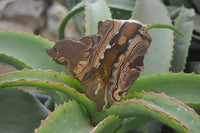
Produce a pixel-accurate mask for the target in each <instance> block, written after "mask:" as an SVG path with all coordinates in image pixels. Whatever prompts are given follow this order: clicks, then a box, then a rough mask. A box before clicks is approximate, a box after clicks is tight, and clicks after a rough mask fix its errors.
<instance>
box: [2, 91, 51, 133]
mask: <svg viewBox="0 0 200 133" xmlns="http://www.w3.org/2000/svg"><path fill="white" fill-rule="evenodd" d="M48 112H49V111H48V110H47V109H46V108H45V107H44V106H43V105H42V104H41V103H40V102H39V101H38V100H37V99H36V98H35V97H34V96H32V95H31V94H29V93H27V92H24V91H22V90H18V89H15V88H3V89H1V90H0V131H1V132H2V133H33V132H34V129H35V128H37V127H39V125H40V121H41V120H43V119H45V118H46V117H47V116H48Z"/></svg>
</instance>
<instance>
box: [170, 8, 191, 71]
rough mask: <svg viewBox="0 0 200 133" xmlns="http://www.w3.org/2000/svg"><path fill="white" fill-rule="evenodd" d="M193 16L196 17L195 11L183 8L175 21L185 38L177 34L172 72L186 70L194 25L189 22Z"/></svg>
mask: <svg viewBox="0 0 200 133" xmlns="http://www.w3.org/2000/svg"><path fill="white" fill-rule="evenodd" d="M192 16H194V10H193V9H187V8H184V7H182V8H181V11H180V13H179V16H178V17H177V19H176V21H175V27H176V28H177V29H178V30H180V31H181V32H182V33H183V34H184V37H180V36H179V35H177V34H175V45H174V51H173V59H172V61H171V65H172V66H171V68H170V70H171V71H172V72H180V71H183V70H184V68H185V63H186V58H187V55H188V49H189V46H190V41H191V38H192V30H193V25H194V23H193V22H192V21H188V18H189V17H192Z"/></svg>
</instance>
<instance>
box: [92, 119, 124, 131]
mask: <svg viewBox="0 0 200 133" xmlns="http://www.w3.org/2000/svg"><path fill="white" fill-rule="evenodd" d="M121 122H122V120H121V119H120V118H119V117H118V116H114V115H110V116H108V117H106V118H105V119H104V120H103V121H101V122H100V123H99V124H98V125H97V126H96V127H95V128H94V129H93V130H92V131H91V132H92V133H113V132H114V131H115V130H116V129H117V128H119V127H120V125H121Z"/></svg>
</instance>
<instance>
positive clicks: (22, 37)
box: [0, 31, 70, 74]
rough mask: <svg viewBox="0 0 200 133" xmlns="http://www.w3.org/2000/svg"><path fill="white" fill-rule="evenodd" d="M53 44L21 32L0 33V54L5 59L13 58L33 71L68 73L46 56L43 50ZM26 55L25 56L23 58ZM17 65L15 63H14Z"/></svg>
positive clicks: (64, 68)
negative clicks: (50, 70)
mask: <svg viewBox="0 0 200 133" xmlns="http://www.w3.org/2000/svg"><path fill="white" fill-rule="evenodd" d="M53 45H54V43H52V42H50V41H48V40H46V39H43V38H41V37H39V36H35V35H32V34H28V33H23V32H12V31H2V32H0V54H1V55H6V56H7V58H8V57H11V58H10V59H11V61H12V59H13V58H12V57H14V58H15V59H17V60H20V61H19V63H21V62H24V64H26V65H27V66H31V67H32V68H33V69H42V70H48V69H52V70H54V71H57V72H62V71H64V72H65V73H67V74H70V72H69V71H68V70H67V68H66V67H64V66H61V65H58V64H56V63H55V62H54V61H53V60H51V59H50V57H49V56H48V55H47V53H46V51H45V48H52V47H53ZM25 55H26V56H25ZM16 65H17V63H16Z"/></svg>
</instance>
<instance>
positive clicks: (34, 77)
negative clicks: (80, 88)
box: [0, 70, 97, 116]
mask: <svg viewBox="0 0 200 133" xmlns="http://www.w3.org/2000/svg"><path fill="white" fill-rule="evenodd" d="M42 73H43V72H42V71H39V70H25V71H22V74H20V72H14V73H11V74H6V75H2V76H1V77H0V78H1V79H0V80H1V82H0V89H1V88H4V87H13V86H33V87H41V88H44V89H48V90H50V91H52V90H53V91H59V92H62V93H64V94H65V95H67V96H68V97H69V98H71V99H75V100H76V101H77V102H78V103H80V104H81V105H83V106H84V107H85V109H86V111H87V112H88V113H89V116H92V115H94V113H96V112H97V109H96V105H95V104H94V102H92V101H91V100H90V99H88V98H87V96H86V95H85V94H82V93H79V92H77V91H76V90H75V89H74V88H71V87H69V86H67V85H65V84H62V83H57V81H56V77H57V76H58V77H60V79H62V75H59V74H58V75H57V74H56V73H52V72H50V73H49V71H44V75H43V76H42ZM13 75H16V77H17V78H16V79H15V76H13ZM48 76H49V78H50V79H51V78H52V79H51V80H50V81H47V80H46V79H45V78H47V77H48ZM65 76H66V75H64V77H65ZM53 77H54V78H53ZM58 79H59V78H58ZM55 81H56V82H55ZM70 81H73V80H69V82H68V83H67V82H65V83H67V84H68V85H70ZM76 82H77V81H76Z"/></svg>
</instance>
